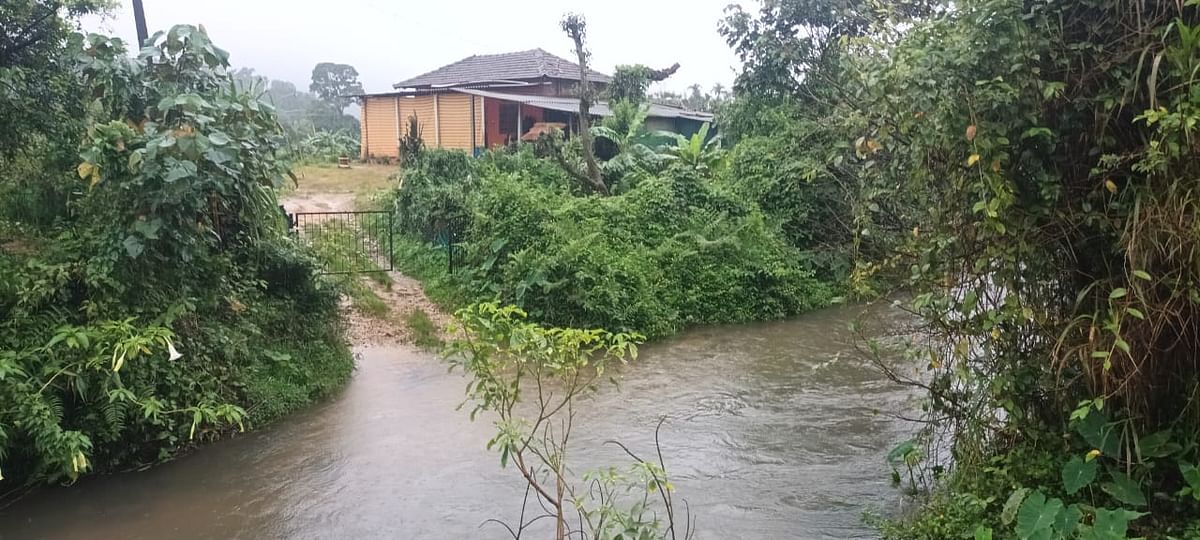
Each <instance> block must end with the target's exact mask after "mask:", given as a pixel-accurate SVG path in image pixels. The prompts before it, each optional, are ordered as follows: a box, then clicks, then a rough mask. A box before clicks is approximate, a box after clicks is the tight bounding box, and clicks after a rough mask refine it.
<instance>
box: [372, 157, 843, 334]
mask: <svg viewBox="0 0 1200 540" xmlns="http://www.w3.org/2000/svg"><path fill="white" fill-rule="evenodd" d="M460 159H461V160H466V161H463V162H460V161H458V160H460ZM450 163H453V166H449V167H448V166H445V165H442V166H441V167H440V168H441V169H442V170H446V171H448V172H447V174H451V175H454V174H457V175H458V176H457V177H458V178H462V177H463V176H469V177H470V181H469V182H463V181H459V182H450V181H443V182H434V181H432V180H430V179H427V178H426V175H429V174H431V173H433V172H434V171H436V169H433V168H430V167H429V164H426V163H420V164H418V167H417V168H416V170H414V171H412V172H410V171H409V170H405V171H404V173H403V174H404V175H405V178H406V180H405V182H404V184H403V185H401V187H400V188H399V189H398V191H397V193H396V194H394V198H395V200H396V201H397V204H396V207H397V208H398V209H401V208H412V207H413V205H414V204H415V201H427V200H433V199H436V200H439V201H453V204H454V205H455V206H456V208H457V209H456V210H455V213H456V214H457V215H460V216H463V218H462V221H461V223H463V227H462V229H461V234H460V236H459V244H460V245H459V247H460V248H461V249H460V251H461V257H460V260H459V261H458V263H459V265H458V266H459V268H460V269H459V271H458V274H457V275H456V276H453V277H452V278H450V281H451V282H452V283H454V287H455V288H456V289H457V290H458V291H460V294H457V295H454V296H456V297H457V298H459V299H460V300H461V301H464V302H465V301H472V300H488V299H499V300H500V301H502V302H505V303H511V304H514V305H518V306H521V307H522V308H523V309H524V310H526V311H527V312H528V313H529V314H530V316H531V317H533V318H535V319H536V320H539V321H543V322H546V323H548V324H554V325H561V326H573V327H603V328H609V329H612V330H614V331H636V332H640V333H643V334H646V335H650V336H662V335H667V334H671V333H673V332H676V331H678V330H680V329H681V328H683V327H686V326H688V325H692V324H707V323H719V322H738V321H749V320H757V319H763V318H780V317H787V316H790V315H794V314H797V313H800V312H802V311H805V310H807V309H812V308H814V307H819V306H822V305H825V304H827V303H828V302H830V301H831V300H832V298H833V296H834V290H835V288H834V287H832V286H830V285H828V284H825V283H822V282H820V281H819V280H817V279H816V278H815V277H814V274H813V271H812V269H811V267H810V265H809V264H808V263H807V259H806V257H805V255H804V254H803V253H801V252H799V251H797V250H795V249H794V248H792V247H790V246H788V245H787V244H786V243H785V242H784V241H783V240H782V239H781V238H780V237H779V236H778V234H777V232H776V231H775V229H773V228H772V227H771V225H770V224H769V222H768V221H767V220H765V219H764V218H763V216H762V215H761V213H760V212H759V211H758V209H757V207H756V206H755V205H754V204H753V203H750V202H747V201H745V200H743V199H740V198H738V197H737V195H736V194H735V193H734V192H732V191H731V190H728V189H725V188H724V187H721V186H719V185H715V184H714V183H713V181H712V180H711V178H710V177H709V176H708V175H707V174H708V171H705V170H704V169H697V168H694V167H692V166H690V165H685V164H682V163H681V164H679V165H677V166H674V167H671V168H670V169H668V170H667V171H664V172H663V173H662V174H660V175H659V176H657V177H649V178H646V179H645V180H643V181H641V182H639V183H638V184H637V185H636V186H635V187H633V188H631V189H630V190H628V191H626V192H623V193H621V194H619V195H615V196H611V197H601V196H579V195H577V194H576V192H575V191H574V190H573V189H572V187H571V181H570V180H569V179H567V178H566V177H565V175H564V174H563V173H562V172H561V170H559V169H557V168H555V166H554V164H553V163H551V162H550V161H549V160H543V159H538V158H536V157H535V156H533V155H532V154H529V153H527V152H517V153H510V152H506V153H493V154H491V155H489V156H486V157H484V158H482V159H480V160H478V161H475V162H473V161H471V160H470V158H467V157H465V156H462V157H461V158H455V159H454V160H451V161H450ZM471 163H474V165H469V164H471ZM463 170H470V172H469V173H466V175H464V174H463V173H462V172H458V171H463ZM410 175H411V176H410ZM413 177H415V178H420V179H421V181H420V182H418V183H411V184H410V183H409V182H408V179H409V178H413ZM448 185H454V186H456V187H458V189H459V190H465V191H466V192H465V193H463V191H458V190H456V191H447V187H446V186H448ZM429 206H430V207H436V206H437V203H433V204H430V205H429ZM398 211H400V212H403V210H398ZM398 222H399V223H400V225H399V228H400V232H401V233H402V234H405V235H408V236H410V237H415V238H426V239H428V238H429V235H428V233H427V232H426V231H427V229H426V228H424V227H423V225H422V223H420V222H417V223H413V222H406V221H405V220H404V219H399V220H398ZM405 249H406V250H407V249H408V248H405ZM410 253H411V251H410ZM413 256H420V255H419V254H416V253H414V254H413ZM400 258H401V259H404V258H405V257H404V256H402V257H400ZM405 264H406V263H404V262H401V265H402V266H404V265H405ZM427 274H428V273H427ZM422 277H424V278H425V279H427V280H428V279H429V278H430V276H428V275H426V276H422ZM438 281H441V282H443V283H444V282H445V281H446V278H438ZM434 289H437V287H434Z"/></svg>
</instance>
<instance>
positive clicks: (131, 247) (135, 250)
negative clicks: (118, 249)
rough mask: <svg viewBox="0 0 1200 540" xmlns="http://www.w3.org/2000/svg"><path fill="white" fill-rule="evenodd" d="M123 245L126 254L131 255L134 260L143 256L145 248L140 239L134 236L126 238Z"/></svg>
mask: <svg viewBox="0 0 1200 540" xmlns="http://www.w3.org/2000/svg"><path fill="white" fill-rule="evenodd" d="M121 245H123V246H125V253H127V254H129V257H130V258H134V259H136V258H137V256H138V255H141V254H142V250H143V249H144V248H145V246H143V245H142V241H141V240H138V238H137V237H136V236H134V235H132V234H131V235H129V236H126V237H125V241H124V242H122V243H121Z"/></svg>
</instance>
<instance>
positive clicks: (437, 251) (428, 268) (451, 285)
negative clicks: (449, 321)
mask: <svg viewBox="0 0 1200 540" xmlns="http://www.w3.org/2000/svg"><path fill="white" fill-rule="evenodd" d="M392 242H393V244H392V252H393V254H394V255H393V259H394V261H395V263H396V269H397V270H399V271H400V272H403V273H404V274H405V275H407V276H411V277H413V278H415V279H417V280H418V281H420V282H421V284H422V285H423V286H424V288H425V295H426V296H427V297H428V298H429V299H430V300H432V301H433V303H434V304H437V306H438V307H439V308H442V310H443V311H446V312H448V313H453V312H454V311H455V310H456V309H458V308H460V307H463V306H466V305H467V304H470V303H471V301H470V300H471V299H469V298H467V297H465V296H464V294H463V288H462V287H461V286H459V284H458V283H457V281H456V276H454V275H451V274H450V271H449V268H450V260H449V257H448V256H447V255H446V247H445V246H438V245H433V244H428V243H425V242H422V241H420V240H417V239H416V238H413V237H411V236H408V235H405V234H401V233H395V235H394V236H393V237H392Z"/></svg>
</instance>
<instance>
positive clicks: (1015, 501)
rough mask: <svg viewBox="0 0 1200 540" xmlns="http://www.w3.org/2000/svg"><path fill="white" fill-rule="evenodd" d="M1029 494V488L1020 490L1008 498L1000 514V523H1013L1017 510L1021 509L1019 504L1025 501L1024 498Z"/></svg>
mask: <svg viewBox="0 0 1200 540" xmlns="http://www.w3.org/2000/svg"><path fill="white" fill-rule="evenodd" d="M1028 494H1029V488H1020V489H1018V490H1016V491H1014V492H1012V495H1009V496H1008V500H1007V501H1005V502H1004V509H1003V510H1002V511H1001V512H1000V521H1001V522H1003V523H1004V524H1005V525H1008V524H1010V523H1012V522H1013V520H1014V519H1016V517H1017V510H1018V509H1019V508H1021V503H1022V502H1024V501H1025V496H1026V495H1028Z"/></svg>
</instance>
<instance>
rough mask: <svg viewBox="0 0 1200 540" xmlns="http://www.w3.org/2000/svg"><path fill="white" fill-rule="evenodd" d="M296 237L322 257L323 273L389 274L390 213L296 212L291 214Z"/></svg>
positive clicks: (391, 264)
mask: <svg viewBox="0 0 1200 540" xmlns="http://www.w3.org/2000/svg"><path fill="white" fill-rule="evenodd" d="M288 224H289V227H290V228H291V230H292V231H293V234H295V235H296V238H297V239H298V240H299V241H300V242H301V243H304V244H307V245H309V246H312V247H313V248H314V249H315V250H316V252H317V253H318V254H319V256H320V258H321V262H322V264H323V268H322V272H321V273H323V274H356V273H366V272H390V271H392V270H394V269H395V265H394V264H393V259H392V251H393V250H392V214H391V213H390V212H380V211H370V212H297V213H294V214H289V215H288Z"/></svg>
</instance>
